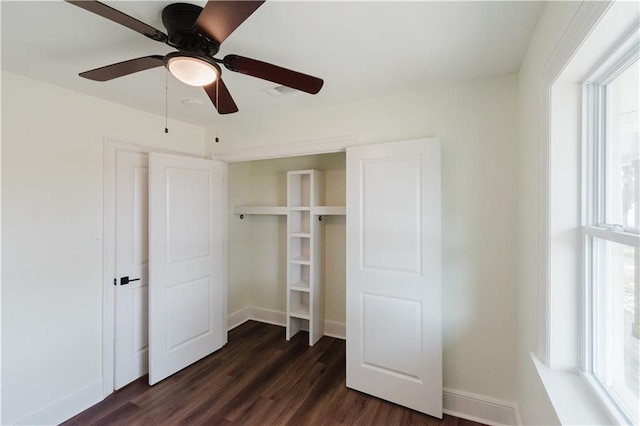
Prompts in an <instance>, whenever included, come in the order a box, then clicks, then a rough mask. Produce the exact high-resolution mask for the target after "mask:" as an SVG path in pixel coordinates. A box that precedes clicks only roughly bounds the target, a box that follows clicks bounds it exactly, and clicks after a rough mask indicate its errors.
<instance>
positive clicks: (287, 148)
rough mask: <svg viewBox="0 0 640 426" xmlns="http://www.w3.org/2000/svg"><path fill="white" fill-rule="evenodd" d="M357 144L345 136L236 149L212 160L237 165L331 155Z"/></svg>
mask: <svg viewBox="0 0 640 426" xmlns="http://www.w3.org/2000/svg"><path fill="white" fill-rule="evenodd" d="M357 144H358V139H357V138H356V137H355V136H345V137H341V138H331V139H322V140H317V141H311V142H296V143H287V144H282V145H269V146H261V147H252V148H245V149H236V150H231V151H224V152H219V153H215V152H214V153H213V154H212V156H211V159H212V160H221V161H226V162H228V163H235V162H238V161H251V160H266V159H269V158H284V157H296V156H300V155H315V154H329V153H332V152H340V151H344V150H345V149H347V147H349V146H354V145H357Z"/></svg>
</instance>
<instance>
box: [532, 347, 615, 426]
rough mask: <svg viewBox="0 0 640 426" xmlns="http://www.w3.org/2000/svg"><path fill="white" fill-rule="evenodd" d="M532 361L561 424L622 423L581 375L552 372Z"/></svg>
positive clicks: (577, 373) (553, 370) (559, 371)
mask: <svg viewBox="0 0 640 426" xmlns="http://www.w3.org/2000/svg"><path fill="white" fill-rule="evenodd" d="M531 359H532V360H533V363H534V365H535V367H536V370H537V371H538V375H539V376H540V379H541V380H542V384H543V386H544V388H545V390H546V391H547V395H549V399H550V400H551V404H552V405H553V408H554V409H555V410H556V414H557V415H558V419H559V420H560V423H561V424H563V425H570V424H573V425H609V424H620V423H621V421H620V420H619V419H616V418H614V416H613V414H612V413H611V412H610V411H609V409H608V408H607V407H606V406H605V403H604V402H603V400H602V399H601V398H600V397H599V396H598V395H597V394H596V392H595V391H594V389H593V387H592V386H591V384H589V382H588V380H587V378H586V377H585V376H584V375H583V374H582V373H579V372H576V371H562V370H555V369H552V368H549V367H547V366H546V365H545V364H544V363H543V362H542V361H540V359H538V357H537V356H536V355H535V354H533V353H531ZM622 423H624V421H622Z"/></svg>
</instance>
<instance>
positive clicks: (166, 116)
mask: <svg viewBox="0 0 640 426" xmlns="http://www.w3.org/2000/svg"><path fill="white" fill-rule="evenodd" d="M164 132H165V133H169V70H165V73H164Z"/></svg>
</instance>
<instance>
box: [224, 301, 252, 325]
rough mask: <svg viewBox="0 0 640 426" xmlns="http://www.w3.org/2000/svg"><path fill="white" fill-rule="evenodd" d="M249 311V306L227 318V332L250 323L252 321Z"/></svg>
mask: <svg viewBox="0 0 640 426" xmlns="http://www.w3.org/2000/svg"><path fill="white" fill-rule="evenodd" d="M249 310H250V307H249V306H247V307H246V308H242V309H240V310H239V311H236V312H234V313H232V314H229V316H228V317H227V331H231V330H233V329H234V328H236V327H237V326H239V325H242V324H244V323H245V322H247V321H249V320H250V319H251V315H249Z"/></svg>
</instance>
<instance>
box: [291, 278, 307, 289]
mask: <svg viewBox="0 0 640 426" xmlns="http://www.w3.org/2000/svg"><path fill="white" fill-rule="evenodd" d="M289 289H290V290H296V291H307V292H308V291H309V289H310V287H309V282H308V281H304V280H300V281H297V282H295V283H293V284H289Z"/></svg>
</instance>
